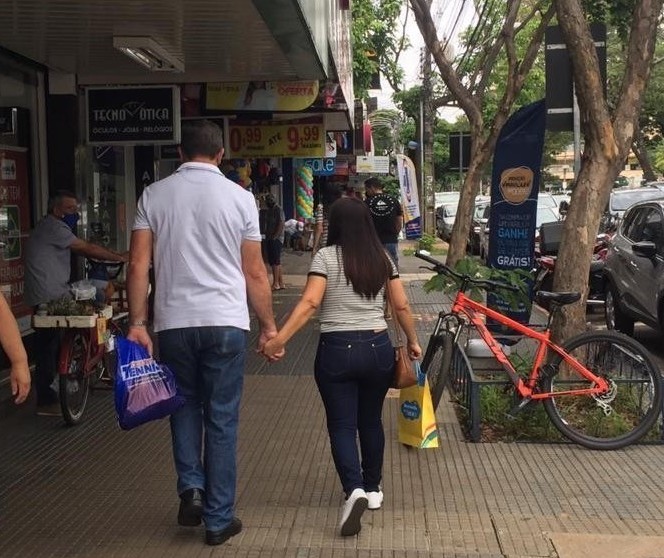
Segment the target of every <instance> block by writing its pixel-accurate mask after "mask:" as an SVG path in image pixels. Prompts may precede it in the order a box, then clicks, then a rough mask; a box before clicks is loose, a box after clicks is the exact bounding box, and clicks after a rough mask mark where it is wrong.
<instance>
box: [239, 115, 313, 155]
mask: <svg viewBox="0 0 664 558" xmlns="http://www.w3.org/2000/svg"><path fill="white" fill-rule="evenodd" d="M228 128H229V130H228V138H229V145H228V147H229V151H230V154H229V156H230V157H231V158H238V159H242V158H247V159H251V158H253V157H323V156H324V155H325V137H326V135H325V129H324V128H323V122H322V120H317V119H308V120H306V121H305V120H299V121H290V122H289V121H284V122H249V123H242V124H238V123H231V124H229V127H228Z"/></svg>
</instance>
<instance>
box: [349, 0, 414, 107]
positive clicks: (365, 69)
mask: <svg viewBox="0 0 664 558" xmlns="http://www.w3.org/2000/svg"><path fill="white" fill-rule="evenodd" d="M402 7H403V1H402V0H353V2H352V24H351V40H352V45H353V85H354V89H355V96H356V97H358V98H366V97H367V91H368V89H369V86H370V85H371V78H372V76H373V75H374V74H375V73H376V72H378V71H380V72H381V74H382V75H383V76H384V77H385V79H386V80H387V81H388V82H389V83H390V85H391V86H392V87H393V88H394V89H399V88H400V87H399V85H400V84H401V82H402V80H403V70H402V69H401V67H400V65H399V55H400V53H401V51H402V50H403V48H405V47H406V46H408V41H407V40H405V39H404V38H403V37H402V36H401V34H400V33H401V25H400V23H399V17H400V15H401V9H402Z"/></svg>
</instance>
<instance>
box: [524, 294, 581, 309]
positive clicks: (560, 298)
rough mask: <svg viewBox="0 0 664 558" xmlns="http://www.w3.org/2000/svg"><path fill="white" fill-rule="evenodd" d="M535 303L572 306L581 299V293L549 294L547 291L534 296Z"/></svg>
mask: <svg viewBox="0 0 664 558" xmlns="http://www.w3.org/2000/svg"><path fill="white" fill-rule="evenodd" d="M535 298H536V299H537V302H547V303H549V304H552V303H553V304H560V306H564V305H565V304H572V302H576V301H577V300H580V299H581V293H573V292H570V293H551V292H549V291H539V292H538V293H537V295H536V296H535Z"/></svg>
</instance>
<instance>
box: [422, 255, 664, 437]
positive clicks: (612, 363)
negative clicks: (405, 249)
mask: <svg viewBox="0 0 664 558" xmlns="http://www.w3.org/2000/svg"><path fill="white" fill-rule="evenodd" d="M415 255H416V256H417V257H418V258H420V259H422V260H424V261H426V262H428V263H430V264H431V265H432V267H431V268H429V269H431V270H432V271H435V272H436V273H442V274H445V275H447V276H449V277H452V278H453V279H455V280H456V281H457V282H458V292H457V293H456V296H455V298H454V301H453V303H452V309H451V311H450V312H441V313H440V314H439V316H438V321H437V322H436V326H435V328H434V331H433V333H432V335H431V337H430V338H429V344H428V346H427V350H426V352H425V355H424V358H423V359H422V368H423V369H424V370H425V371H426V374H427V378H428V380H429V385H430V388H431V395H432V399H433V404H434V408H435V407H437V406H438V403H439V402H440V399H441V396H442V393H443V390H444V388H445V385H446V384H448V383H449V381H450V375H451V368H452V366H451V363H452V351H453V350H455V349H454V348H455V347H456V344H457V341H458V339H459V336H460V335H461V333H462V330H464V329H468V328H471V329H475V330H476V332H477V333H478V334H479V336H480V337H481V338H482V339H483V340H484V342H485V343H486V344H487V346H488V347H489V349H490V351H491V353H492V354H493V356H494V357H495V358H496V360H497V361H498V362H499V363H500V365H501V366H502V368H503V370H504V371H505V373H506V374H507V376H508V378H509V379H510V380H511V382H512V384H513V385H514V390H515V392H516V395H517V397H518V399H519V404H518V405H517V407H516V408H515V411H513V412H516V411H518V410H520V409H522V408H524V407H525V406H526V405H527V404H529V403H531V402H539V401H541V402H542V403H543V405H544V408H545V410H546V413H547V415H548V416H549V419H550V420H551V422H552V423H553V425H554V426H555V427H556V428H557V429H558V430H559V431H560V433H561V434H563V436H565V437H566V438H568V439H570V440H572V441H574V442H576V443H578V444H580V445H582V446H585V447H587V448H590V449H605V450H609V449H618V448H622V447H624V446H627V445H629V444H632V443H634V442H636V441H637V440H639V439H640V438H642V437H643V436H644V435H645V434H646V433H647V432H648V431H649V430H650V428H651V427H652V426H653V425H654V424H655V421H656V420H657V417H658V416H659V413H660V409H661V403H662V387H661V385H662V379H661V376H660V372H659V369H658V367H657V366H656V364H655V363H654V362H653V360H652V357H651V356H650V354H649V353H648V351H647V350H646V349H645V348H644V347H643V346H642V345H640V344H639V343H637V342H636V341H635V340H634V339H631V338H630V337H627V336H625V335H622V334H619V333H615V332H613V331H597V332H590V333H583V334H581V335H579V336H576V337H573V338H572V339H569V340H568V341H566V342H565V343H564V344H563V345H557V344H556V343H554V342H553V341H552V340H551V338H550V331H549V330H550V327H551V321H552V316H553V315H554V314H555V312H557V311H558V310H559V309H560V307H562V306H563V305H565V304H571V303H573V302H576V301H578V300H579V299H580V298H581V294H580V293H553V292H547V291H540V292H539V293H538V295H537V296H538V299H539V300H542V301H545V302H548V303H549V305H550V308H551V312H550V314H549V319H548V322H547V324H546V326H545V327H544V328H542V330H541V331H539V330H536V329H533V328H532V327H530V326H528V325H524V324H521V323H519V322H516V321H514V320H512V319H510V318H508V317H506V316H503V315H502V314H500V313H499V312H497V311H495V310H492V309H490V308H488V307H486V306H484V305H483V304H480V303H479V302H476V301H474V300H472V299H471V298H469V297H468V296H466V294H465V293H466V291H468V290H469V289H470V288H472V287H477V288H481V289H484V290H486V291H499V290H511V291H519V290H520V288H519V287H517V286H514V285H509V284H506V283H502V282H499V281H493V280H487V279H477V278H474V277H470V276H468V275H463V274H461V273H457V272H456V271H454V270H453V269H450V268H449V267H447V266H446V265H445V264H443V263H442V262H439V261H437V260H435V259H433V258H431V257H430V256H428V255H427V254H423V253H421V252H417V253H416V254H415ZM485 316H486V317H488V318H491V319H492V320H493V321H494V322H496V323H498V324H501V325H502V326H506V327H507V328H509V329H510V330H512V331H514V332H516V333H517V334H519V335H521V336H524V337H528V338H531V339H533V340H535V341H536V342H537V349H536V352H535V356H534V359H533V362H532V368H531V370H530V371H529V372H527V373H526V374H519V373H518V372H517V371H516V369H515V367H514V366H513V364H512V362H511V361H510V359H509V358H508V356H507V355H506V354H505V352H504V350H503V346H502V345H501V344H500V343H499V342H498V340H496V338H495V337H494V336H493V334H492V333H491V331H490V330H489V329H488V328H487V326H486V325H485V322H484V317H485Z"/></svg>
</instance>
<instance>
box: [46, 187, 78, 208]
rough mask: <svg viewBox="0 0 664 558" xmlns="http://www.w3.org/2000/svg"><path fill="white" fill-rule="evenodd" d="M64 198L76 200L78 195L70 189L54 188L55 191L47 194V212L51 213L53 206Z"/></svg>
mask: <svg viewBox="0 0 664 558" xmlns="http://www.w3.org/2000/svg"><path fill="white" fill-rule="evenodd" d="M65 198H71V199H74V200H76V201H78V197H76V194H74V192H72V191H71V190H56V191H55V192H51V194H49V196H48V205H47V207H46V210H47V211H48V213H53V210H54V209H55V206H57V205H60V204H61V203H62V200H64V199H65Z"/></svg>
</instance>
